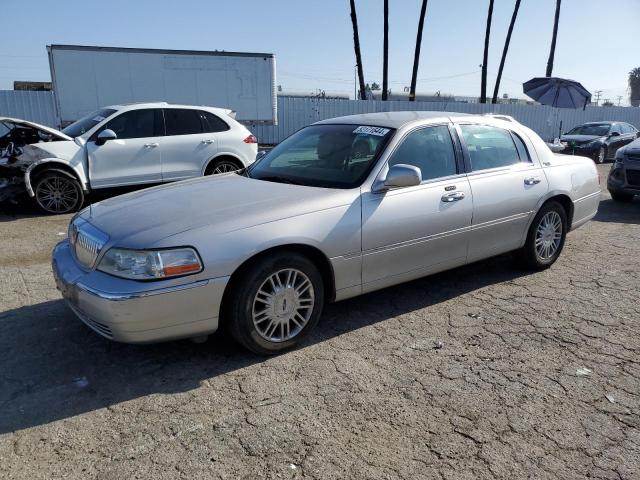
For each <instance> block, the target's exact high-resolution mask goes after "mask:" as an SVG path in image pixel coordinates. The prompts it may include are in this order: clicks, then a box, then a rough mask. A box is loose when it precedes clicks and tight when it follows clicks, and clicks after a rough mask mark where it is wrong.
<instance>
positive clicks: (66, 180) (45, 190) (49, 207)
mask: <svg viewBox="0 0 640 480" xmlns="http://www.w3.org/2000/svg"><path fill="white" fill-rule="evenodd" d="M33 192H34V194H35V202H36V205H37V206H38V208H40V209H41V210H42V211H44V212H46V213H50V214H63V213H71V212H76V211H78V210H79V209H80V207H81V206H82V203H83V202H84V193H83V192H82V187H81V186H80V183H79V182H78V181H77V180H76V179H75V178H73V177H71V176H70V175H68V174H65V173H62V172H59V171H56V170H51V171H46V172H43V173H42V174H40V175H38V176H37V177H36V179H35V181H34V183H33Z"/></svg>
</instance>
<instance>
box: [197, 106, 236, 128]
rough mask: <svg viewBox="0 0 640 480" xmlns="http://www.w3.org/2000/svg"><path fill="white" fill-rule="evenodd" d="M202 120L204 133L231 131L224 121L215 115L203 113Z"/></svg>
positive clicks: (201, 114)
mask: <svg viewBox="0 0 640 480" xmlns="http://www.w3.org/2000/svg"><path fill="white" fill-rule="evenodd" d="M199 113H200V118H201V119H202V131H204V132H207V133H215V132H226V131H227V130H229V125H227V124H226V123H225V122H224V121H223V120H222V119H220V118H219V117H217V116H215V115H214V114H213V113H209V112H204V111H201V112H199Z"/></svg>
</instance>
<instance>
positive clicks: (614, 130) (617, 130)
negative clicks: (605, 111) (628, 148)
mask: <svg viewBox="0 0 640 480" xmlns="http://www.w3.org/2000/svg"><path fill="white" fill-rule="evenodd" d="M610 132H612V133H613V132H618V133H620V134H621V133H622V129H621V128H620V124H619V123H616V124H615V125H612V126H611V130H610Z"/></svg>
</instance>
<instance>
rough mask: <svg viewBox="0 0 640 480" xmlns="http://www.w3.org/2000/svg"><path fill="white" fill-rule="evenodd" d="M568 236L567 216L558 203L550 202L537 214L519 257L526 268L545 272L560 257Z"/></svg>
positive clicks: (518, 253) (518, 254)
mask: <svg viewBox="0 0 640 480" xmlns="http://www.w3.org/2000/svg"><path fill="white" fill-rule="evenodd" d="M566 235H567V214H566V212H565V210H564V207H563V206H562V205H560V204H559V203H558V202H554V201H551V202H548V203H546V204H544V205H543V206H542V208H541V209H540V211H539V212H538V213H537V215H536V216H535V218H534V219H533V222H532V223H531V226H530V227H529V233H528V234H527V241H526V243H525V244H524V247H522V248H521V249H520V250H519V251H518V252H517V256H518V259H519V260H520V263H522V264H523V265H524V266H525V267H526V268H529V269H531V270H544V269H545V268H549V267H550V266H551V265H553V263H554V262H555V261H556V260H557V259H558V257H559V256H560V252H562V247H564V241H565V238H566Z"/></svg>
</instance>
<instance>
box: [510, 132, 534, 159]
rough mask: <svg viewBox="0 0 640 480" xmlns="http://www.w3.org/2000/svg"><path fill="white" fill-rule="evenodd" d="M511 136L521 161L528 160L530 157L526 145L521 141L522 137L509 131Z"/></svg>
mask: <svg viewBox="0 0 640 480" xmlns="http://www.w3.org/2000/svg"><path fill="white" fill-rule="evenodd" d="M511 135H512V136H513V141H514V142H515V144H516V149H517V150H518V156H519V157H520V161H521V162H530V161H531V157H530V156H529V151H528V150H527V147H526V145H525V144H524V142H523V141H522V139H521V138H520V137H519V136H518V135H517V134H515V133H513V132H511Z"/></svg>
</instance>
